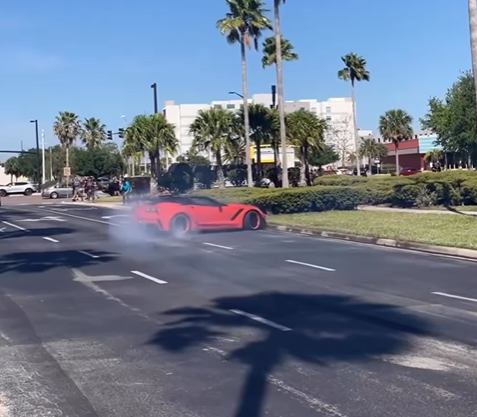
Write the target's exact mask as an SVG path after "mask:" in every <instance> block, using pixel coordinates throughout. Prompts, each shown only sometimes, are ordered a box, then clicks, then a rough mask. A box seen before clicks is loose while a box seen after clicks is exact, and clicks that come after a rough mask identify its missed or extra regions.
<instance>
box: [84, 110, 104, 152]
mask: <svg viewBox="0 0 477 417" xmlns="http://www.w3.org/2000/svg"><path fill="white" fill-rule="evenodd" d="M80 135H81V139H82V140H83V143H84V144H85V145H86V147H87V148H88V149H94V148H97V147H99V146H101V145H102V143H103V142H104V141H105V140H106V126H105V125H104V124H103V123H101V120H99V119H96V118H94V117H91V118H89V119H85V120H84V122H83V126H82V127H81V133H80Z"/></svg>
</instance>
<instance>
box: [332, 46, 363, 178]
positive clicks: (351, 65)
mask: <svg viewBox="0 0 477 417" xmlns="http://www.w3.org/2000/svg"><path fill="white" fill-rule="evenodd" d="M341 60H342V61H343V63H344V64H345V67H344V68H343V69H342V70H340V71H338V78H340V79H341V80H344V81H351V97H352V101H353V125H354V132H353V133H354V146H355V149H356V152H358V150H359V145H358V141H359V137H358V122H357V117H356V92H355V84H356V82H357V81H358V82H359V81H369V71H368V69H367V68H366V60H365V59H364V58H363V57H361V56H359V55H358V54H355V53H353V52H352V53H349V54H347V55H345V56H343V57H342V58H341ZM356 168H357V170H358V176H359V175H360V174H361V161H360V160H359V158H357V159H356Z"/></svg>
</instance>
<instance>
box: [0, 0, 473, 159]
mask: <svg viewBox="0 0 477 417" xmlns="http://www.w3.org/2000/svg"><path fill="white" fill-rule="evenodd" d="M266 2H267V4H268V8H271V3H272V0H266ZM1 3H2V4H1V5H0V148H9V149H14V148H19V143H20V140H23V143H24V147H29V146H32V145H33V144H34V135H33V125H31V124H29V123H28V121H29V120H30V119H33V118H37V119H39V121H40V125H41V127H43V128H44V129H45V131H46V137H47V142H49V143H56V139H55V138H54V137H53V136H52V132H51V125H52V123H53V120H54V117H55V115H56V114H57V113H58V111H60V110H68V111H73V112H76V113H77V114H79V115H80V116H81V118H84V117H91V116H95V117H99V118H101V119H102V120H103V122H105V123H106V124H107V125H108V128H113V129H115V128H118V127H121V126H122V124H123V120H122V119H121V115H126V116H127V117H128V119H129V120H130V119H131V118H132V117H133V116H134V115H135V114H139V113H143V112H150V111H152V94H151V89H150V87H149V86H150V84H151V83H152V82H154V81H156V82H157V83H158V85H159V98H160V101H161V105H162V102H163V100H166V99H172V100H175V101H176V102H181V103H185V102H188V103H194V102H209V101H211V100H213V99H225V98H227V92H228V91H230V90H240V85H241V82H240V56H239V49H238V47H236V46H230V45H228V44H227V43H226V42H225V39H223V37H221V36H220V34H219V33H218V32H217V30H216V28H215V22H216V20H217V19H219V18H221V17H222V16H223V15H224V13H225V11H226V6H225V2H224V1H223V0H201V1H197V0H174V1H166V0H138V1H135V2H132V1H130V0H101V1H97V0H82V1H75V2H71V1H68V2H67V1H64V0H44V1H38V0H15V1H10V2H7V1H2V2H1ZM283 30H284V34H285V36H286V37H287V38H289V39H290V40H291V41H292V43H293V44H294V45H295V47H296V49H297V52H298V53H299V54H300V60H299V61H298V62H294V63H289V64H287V66H286V74H285V77H286V98H287V99H299V98H318V99H326V98H328V97H339V96H346V95H349V86H348V85H347V84H345V83H344V82H342V81H340V80H338V79H337V77H336V73H337V71H338V69H340V67H341V61H340V57H341V56H342V55H344V54H345V53H347V52H350V51H354V52H357V53H359V54H361V55H363V56H364V57H366V58H367V60H368V65H369V70H370V72H371V77H372V80H371V82H370V83H362V84H360V85H359V87H358V118H359V126H360V127H361V128H365V129H375V128H376V127H377V123H378V118H379V116H380V115H381V114H382V113H383V112H384V111H386V110H388V109H391V108H396V107H400V108H403V109H405V110H407V111H408V112H410V113H411V114H412V115H413V117H414V118H415V120H416V125H418V123H417V122H418V119H419V117H421V116H422V115H423V114H424V113H425V111H426V105H427V100H428V98H429V97H430V96H434V95H438V96H441V95H443V94H444V93H445V91H446V89H447V88H448V87H449V86H450V84H451V83H452V82H453V81H454V80H455V79H456V77H457V76H458V75H459V73H460V72H462V71H464V70H467V69H469V68H470V47H469V37H468V21H467V2H466V0H399V1H397V0H384V1H383V0H360V1H358V0H342V1H327V2H325V1H319V0H289V1H287V3H286V5H285V6H284V7H283ZM249 71H250V91H251V93H258V92H268V91H269V88H270V85H271V84H272V83H274V71H273V70H272V69H268V70H263V69H262V67H261V65H260V55H259V53H257V52H251V56H250V66H249ZM4 158H5V155H0V159H4Z"/></svg>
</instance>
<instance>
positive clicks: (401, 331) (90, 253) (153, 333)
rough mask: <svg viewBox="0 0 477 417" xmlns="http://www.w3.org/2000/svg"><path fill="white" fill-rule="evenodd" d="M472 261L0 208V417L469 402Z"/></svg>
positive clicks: (473, 353) (369, 415)
mask: <svg viewBox="0 0 477 417" xmlns="http://www.w3.org/2000/svg"><path fill="white" fill-rule="evenodd" d="M476 271H477V264H476V263H472V262H469V261H463V260H456V259H452V258H445V257H438V256H432V255H426V254H418V253H413V252H409V251H402V250H396V249H390V248H381V247H373V246H367V245H360V244H354V243H347V242H340V241H333V240H326V239H317V238H311V237H306V236H301V235H296V234H292V233H280V232H275V231H271V230H265V231H260V232H233V233H208V234H198V235H194V236H191V237H190V238H188V239H186V240H181V241H177V240H173V239H171V238H168V237H167V236H159V235H157V234H156V233H154V232H152V231H144V230H142V229H141V228H138V227H137V226H136V225H134V224H133V223H132V222H131V221H130V219H129V218H128V214H127V212H126V211H124V212H123V211H118V210H116V211H112V210H107V209H103V208H99V207H87V206H72V205H68V204H49V205H45V204H41V203H39V204H36V205H25V206H20V205H15V206H3V207H2V208H0V416H2V417H10V416H15V417H17V416H18V417H36V416H41V417H43V416H45V417H46V416H49V417H51V416H55V417H56V416H68V417H76V416H77V417H89V416H100V417H106V416H107V417H113V416H114V417H135V416H138V417H149V416H151V417H152V416H154V417H157V416H164V417H199V416H200V417H262V416H273V417H308V416H326V417H328V416H330V417H383V416H392V417H398V416H406V417H410V416H412V417H414V416H419V417H444V416H446V417H447V416H453V417H473V416H477V348H476V345H477V273H476Z"/></svg>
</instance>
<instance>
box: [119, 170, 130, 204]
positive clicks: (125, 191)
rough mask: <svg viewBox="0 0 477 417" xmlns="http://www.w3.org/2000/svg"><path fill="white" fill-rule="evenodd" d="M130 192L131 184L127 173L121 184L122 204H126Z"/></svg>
mask: <svg viewBox="0 0 477 417" xmlns="http://www.w3.org/2000/svg"><path fill="white" fill-rule="evenodd" d="M131 192H132V185H131V182H130V181H129V178H128V176H127V175H125V176H124V178H123V180H122V184H121V195H122V196H123V204H126V203H127V201H128V199H129V194H130V193H131Z"/></svg>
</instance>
